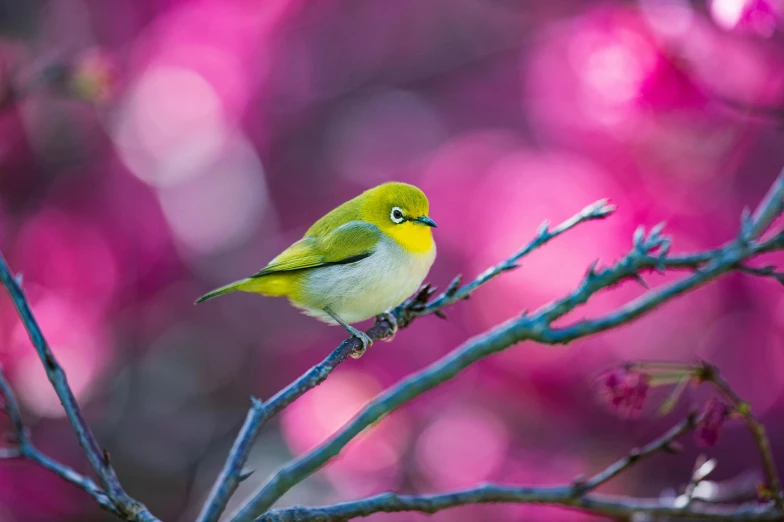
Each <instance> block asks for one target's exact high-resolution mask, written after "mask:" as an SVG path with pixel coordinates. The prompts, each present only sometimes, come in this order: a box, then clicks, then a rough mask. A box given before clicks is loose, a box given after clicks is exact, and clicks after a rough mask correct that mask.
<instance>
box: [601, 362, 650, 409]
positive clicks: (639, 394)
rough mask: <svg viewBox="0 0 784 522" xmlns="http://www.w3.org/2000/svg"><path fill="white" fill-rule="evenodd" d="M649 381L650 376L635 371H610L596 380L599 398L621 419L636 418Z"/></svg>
mask: <svg viewBox="0 0 784 522" xmlns="http://www.w3.org/2000/svg"><path fill="white" fill-rule="evenodd" d="M650 379H651V377H650V375H648V374H647V373H644V372H640V371H637V370H627V369H624V368H615V369H612V370H610V371H608V372H606V373H605V374H604V375H602V376H601V377H600V378H599V379H598V384H599V398H600V399H601V400H602V401H604V402H606V403H607V404H609V405H610V406H612V408H614V409H616V410H617V412H618V414H619V415H621V416H622V417H633V416H636V415H638V414H639V413H640V411H642V407H643V405H644V404H645V398H646V396H647V395H648V388H649V387H650Z"/></svg>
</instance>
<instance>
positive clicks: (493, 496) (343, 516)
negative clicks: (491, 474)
mask: <svg viewBox="0 0 784 522" xmlns="http://www.w3.org/2000/svg"><path fill="white" fill-rule="evenodd" d="M491 503H492V504H498V503H507V504H544V505H549V506H563V507H568V508H574V509H577V510H580V511H587V512H589V513H593V514H601V515H607V516H610V517H614V518H619V519H622V520H634V519H633V518H632V517H633V516H634V515H635V514H637V513H645V514H646V515H650V516H651V517H653V519H657V517H669V518H671V519H688V520H708V521H727V520H743V521H749V522H751V521H759V522H762V521H765V522H773V521H779V522H780V521H781V515H780V514H779V513H778V512H777V511H776V509H775V508H772V507H769V506H768V507H763V506H760V505H759V504H747V505H742V506H732V507H727V506H716V505H711V504H694V505H691V506H688V507H679V506H676V505H674V504H673V503H668V502H666V501H662V500H660V499H655V498H652V499H639V498H630V497H622V496H614V495H612V496H611V495H599V494H590V495H580V494H579V493H578V492H576V491H575V489H574V487H573V486H571V485H564V486H550V487H531V488H526V487H516V486H507V485H500V484H483V485H480V486H477V487H475V488H471V489H465V490H461V491H453V492H449V493H439V494H436V495H421V496H414V495H400V494H397V493H382V494H380V495H376V496H373V497H368V498H364V499H360V500H354V501H352V502H343V503H340V504H335V505H332V506H317V507H294V508H288V509H279V510H274V511H270V512H269V513H266V514H264V515H261V516H260V517H259V518H257V519H256V521H257V522H313V521H316V520H317V521H318V522H343V521H345V520H351V519H353V518H360V517H367V516H370V515H372V514H374V513H398V512H403V511H419V512H423V513H435V512H437V511H441V510H444V509H449V508H453V507H458V506H466V505H469V504H491Z"/></svg>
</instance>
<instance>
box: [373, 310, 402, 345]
mask: <svg viewBox="0 0 784 522" xmlns="http://www.w3.org/2000/svg"><path fill="white" fill-rule="evenodd" d="M379 321H386V322H388V323H389V324H390V325H392V333H391V334H389V335H387V336H386V337H384V339H383V340H384V341H386V342H388V343H391V342H392V341H394V340H395V334H397V330H398V326H397V317H395V314H393V313H392V310H391V309H390V310H387V311H386V312H384V313H383V314H379V315H377V316H376V322H379Z"/></svg>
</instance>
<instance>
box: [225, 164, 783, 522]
mask: <svg viewBox="0 0 784 522" xmlns="http://www.w3.org/2000/svg"><path fill="white" fill-rule="evenodd" d="M782 198H784V171H782V173H781V174H780V175H779V177H778V178H777V180H776V182H775V183H774V185H773V188H772V189H771V190H770V191H769V193H768V194H767V195H766V197H765V199H764V200H763V202H762V203H761V204H760V206H759V208H758V209H757V211H756V212H755V213H754V214H753V217H749V218H748V219H746V220H745V223H744V226H743V227H742V230H741V233H740V234H739V236H738V238H737V239H735V240H733V241H731V242H729V243H728V244H726V245H725V246H723V247H722V248H719V249H716V250H714V251H711V252H710V254H711V255H710V257H707V256H706V255H705V254H704V253H703V254H696V255H693V256H691V257H690V256H686V257H681V258H676V260H677V263H676V264H678V265H679V266H680V267H690V268H696V270H695V272H694V273H692V274H691V275H689V276H687V277H684V278H683V279H681V280H678V281H675V282H673V283H670V284H667V285H664V286H662V287H660V288H658V289H657V290H655V291H652V292H648V293H647V294H645V295H643V296H642V297H640V298H638V299H636V300H634V301H632V302H630V303H628V304H626V305H625V306H622V307H621V308H619V309H618V310H616V311H614V312H612V313H610V314H607V315H606V316H604V317H600V318H598V319H593V320H584V321H579V322H577V323H574V324H572V325H571V326H567V327H562V328H554V327H552V326H551V324H552V322H553V321H554V320H556V319H558V318H560V317H562V316H563V315H565V314H566V313H567V312H569V311H571V310H573V309H575V308H576V307H577V306H579V305H581V304H583V303H585V302H586V301H587V300H588V299H589V298H590V297H591V296H592V295H593V294H595V293H596V292H598V291H599V290H602V289H604V288H608V287H610V286H613V285H615V284H617V283H619V282H621V281H623V280H624V279H626V278H629V277H632V276H633V275H634V274H638V273H639V272H640V271H641V270H643V269H648V268H655V269H661V270H663V269H666V267H667V259H668V258H667V253H668V250H669V240H668V239H667V238H663V237H661V236H660V232H661V228H660V227H654V229H652V230H651V232H650V233H649V234H648V236H647V237H646V236H645V234H644V232H643V231H638V232H637V233H636V234H635V241H634V247H633V249H632V251H631V252H630V253H629V254H627V255H626V256H624V258H623V259H621V261H619V262H618V263H616V264H615V265H614V266H612V267H608V268H605V269H603V270H601V271H599V272H596V271H595V270H594V269H593V267H592V268H591V269H589V270H588V272H587V274H586V276H585V278H584V279H583V281H582V283H581V284H580V285H579V286H578V288H577V289H576V290H575V291H573V292H572V293H570V294H569V295H567V296H566V297H564V298H562V299H559V300H557V301H554V302H553V303H551V304H548V305H545V306H544V307H542V308H540V309H539V310H538V311H537V312H535V313H534V314H533V315H530V316H529V315H523V316H522V317H520V318H513V319H510V320H508V321H506V322H505V323H502V324H500V325H498V326H497V327H495V328H493V329H491V330H490V331H488V332H485V333H484V334H482V335H480V336H478V337H476V338H474V339H472V340H470V341H468V342H466V343H465V344H463V345H462V346H461V347H459V348H457V349H456V350H454V351H453V352H451V353H449V354H448V355H446V356H445V357H443V358H442V359H440V360H438V361H436V362H435V363H433V364H431V365H430V366H428V367H427V368H425V369H423V370H421V371H419V372H417V373H415V374H413V375H411V376H409V377H408V378H406V379H404V380H403V381H401V382H400V383H398V384H397V385H396V386H394V387H392V388H391V389H389V390H387V391H385V392H383V393H382V394H381V395H379V396H378V397H377V398H376V399H374V400H373V401H371V402H370V403H369V404H368V405H367V406H366V407H365V408H364V409H363V410H362V411H361V412H360V413H359V414H358V415H357V416H356V417H354V419H352V420H351V421H350V422H349V423H348V424H346V425H345V426H343V428H341V429H340V430H339V431H338V432H337V433H336V434H334V435H333V436H332V437H331V438H329V439H328V440H326V441H325V442H324V443H322V444H321V445H319V446H317V447H316V448H314V449H313V450H311V451H310V452H308V453H306V454H305V455H303V456H301V457H300V458H298V459H296V460H294V461H292V462H291V463H289V464H287V465H286V466H284V467H283V468H281V469H280V470H279V471H278V472H277V473H276V474H275V475H274V476H273V477H272V478H271V479H270V481H269V482H268V483H267V484H265V485H264V486H262V487H261V488H260V489H259V490H258V491H257V492H256V493H255V495H254V496H253V498H251V499H250V500H249V501H248V502H247V504H246V505H245V506H244V507H242V508H241V509H240V510H239V512H238V513H237V514H236V516H235V517H234V518H233V520H234V521H235V522H249V521H251V520H253V519H254V518H255V517H256V516H258V515H260V514H262V513H264V512H265V511H266V510H268V509H269V508H270V507H271V506H272V505H273V504H274V503H275V502H276V501H277V500H278V499H279V498H280V497H281V496H282V495H283V494H284V493H285V492H286V491H288V490H289V489H290V488H291V487H293V486H294V485H295V484H297V483H299V482H300V481H302V480H304V479H305V478H306V477H308V476H309V475H310V474H312V473H313V472H314V471H315V470H317V469H318V468H320V467H321V466H323V465H324V464H326V463H327V462H328V461H329V460H330V459H332V458H333V457H335V456H336V455H337V454H338V453H340V451H341V450H342V449H343V448H344V447H345V446H346V444H348V443H349V442H350V441H351V440H352V439H353V438H354V437H356V436H357V435H358V434H359V433H361V432H362V431H363V430H364V429H365V428H367V427H368V426H370V425H371V424H373V423H375V422H377V421H378V420H380V419H381V418H383V417H384V416H386V415H388V414H389V413H391V412H392V411H394V410H396V409H397V408H399V407H400V406H402V405H403V404H405V403H407V402H408V401H410V400H412V399H414V398H415V397H418V396H419V395H421V394H423V393H424V392H426V391H428V390H430V389H432V388H434V387H435V386H438V385H440V384H442V383H443V382H445V381H447V380H449V379H451V378H453V377H454V376H455V375H457V374H458V373H459V372H461V371H462V370H464V369H465V368H467V367H468V366H470V365H471V364H473V363H475V362H476V361H478V360H480V359H482V358H484V357H487V356H488V355H491V354H493V353H496V352H498V351H501V350H504V349H506V348H508V347H509V346H512V345H514V344H516V343H519V342H521V341H524V340H534V341H538V342H540V343H544V344H565V343H568V342H570V341H573V340H575V339H578V338H581V337H585V336H588V335H592V334H595V333H598V332H601V331H604V330H607V329H609V328H613V327H616V326H618V325H620V324H625V323H628V322H631V321H632V320H634V319H636V318H637V317H640V316H641V315H643V314H645V313H647V312H649V311H651V310H653V309H655V308H657V307H658V306H660V305H662V304H664V303H665V302H668V301H669V300H671V299H673V298H675V297H677V296H678V295H680V294H682V293H685V292H687V291H691V290H694V289H696V288H698V287H700V286H702V285H704V284H706V283H707V282H709V281H711V280H713V279H715V278H716V277H718V276H720V275H722V274H724V273H725V272H727V271H730V270H733V269H735V268H737V267H739V266H741V265H742V264H743V263H744V262H745V261H746V260H748V259H750V258H752V257H754V256H755V255H756V254H758V253H761V252H763V251H770V250H771V249H776V248H782V244H784V233H780V234H778V235H777V236H776V237H774V238H773V239H771V240H768V241H766V242H758V241H757V240H756V238H758V237H759V236H761V235H762V234H763V233H764V232H765V230H766V228H767V227H768V226H769V225H770V223H772V221H773V220H774V219H775V218H776V217H777V216H778V214H779V213H780V212H781V210H782V205H781V201H782ZM544 230H545V232H546V228H545V229H544ZM773 245H775V247H774V246H773ZM524 251H525V249H524V250H523V252H524ZM697 261H699V263H698V262H697ZM695 265H697V266H695ZM499 266H500V265H499ZM501 271H502V270H501ZM499 273H500V272H499ZM483 275H484V274H483ZM480 277H481V276H480ZM458 294H459V290H458V291H457V292H455V293H454V295H458Z"/></svg>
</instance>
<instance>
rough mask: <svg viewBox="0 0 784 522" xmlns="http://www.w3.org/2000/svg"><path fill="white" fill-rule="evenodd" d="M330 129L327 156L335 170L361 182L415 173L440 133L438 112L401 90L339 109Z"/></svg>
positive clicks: (442, 135) (442, 137) (442, 132)
mask: <svg viewBox="0 0 784 522" xmlns="http://www.w3.org/2000/svg"><path fill="white" fill-rule="evenodd" d="M332 127H333V128H332V130H331V131H328V135H330V136H332V139H331V140H330V142H329V144H328V147H329V151H328V152H329V155H330V157H331V158H332V163H333V164H334V168H335V169H336V170H337V171H338V172H339V173H341V174H344V175H346V176H348V177H351V178H354V179H356V180H360V181H362V182H363V183H368V180H369V179H370V180H384V181H387V180H389V179H397V178H400V174H401V172H404V171H406V170H409V169H416V166H417V163H418V162H420V161H422V160H423V159H424V158H425V156H426V155H427V154H428V153H429V152H430V151H431V150H433V149H434V148H435V147H437V146H438V145H439V144H440V143H441V141H442V140H443V139H444V135H445V131H444V128H443V122H442V119H441V116H440V114H439V113H438V111H437V110H436V109H435V108H434V107H432V106H431V105H430V104H429V103H428V102H427V101H425V100H424V99H422V98H420V97H417V96H415V95H413V94H411V93H408V92H403V91H386V92H382V93H378V94H374V95H372V96H368V97H366V98H360V99H359V100H357V101H355V102H353V104H351V105H348V106H346V107H343V109H342V111H341V112H339V113H338V115H337V116H336V118H335V121H334V122H333V124H332Z"/></svg>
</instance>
